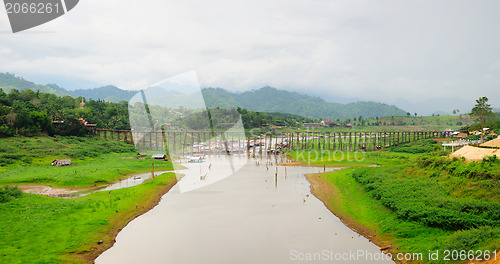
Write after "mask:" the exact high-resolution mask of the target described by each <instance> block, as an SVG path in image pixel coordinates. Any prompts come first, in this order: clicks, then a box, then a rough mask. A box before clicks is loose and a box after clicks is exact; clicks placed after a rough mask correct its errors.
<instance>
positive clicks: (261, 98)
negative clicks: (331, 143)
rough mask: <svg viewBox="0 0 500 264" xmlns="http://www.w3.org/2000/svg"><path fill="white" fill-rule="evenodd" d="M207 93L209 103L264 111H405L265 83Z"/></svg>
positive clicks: (340, 114) (336, 115)
mask: <svg viewBox="0 0 500 264" xmlns="http://www.w3.org/2000/svg"><path fill="white" fill-rule="evenodd" d="M202 92H203V96H204V98H205V102H206V104H207V106H208V107H215V106H219V107H223V108H229V107H235V106H239V107H243V108H247V109H251V110H255V111H261V112H279V113H290V114H296V115H301V116H305V117H309V118H328V119H346V118H353V117H359V116H363V117H377V116H380V117H381V116H392V115H405V114H406V112H405V111H403V110H402V109H400V108H397V107H396V106H394V105H387V104H382V103H375V102H354V103H348V104H341V103H331V102H326V101H325V100H323V99H321V98H320V97H315V96H309V95H305V94H300V93H297V92H289V91H284V90H278V89H276V88H272V87H264V88H261V89H259V90H252V91H247V92H243V93H239V94H238V93H231V92H228V91H226V90H224V89H221V88H205V89H203V91H202Z"/></svg>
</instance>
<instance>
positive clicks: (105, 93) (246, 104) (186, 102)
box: [0, 73, 406, 120]
mask: <svg viewBox="0 0 500 264" xmlns="http://www.w3.org/2000/svg"><path fill="white" fill-rule="evenodd" d="M0 88H2V89H3V90H4V91H5V92H9V91H10V90H12V89H17V90H20V91H21V90H26V89H31V90H33V91H35V92H36V91H37V90H39V91H40V92H45V93H54V94H56V95H59V96H62V95H71V96H72V97H79V96H82V97H84V98H86V99H90V98H92V99H93V100H105V101H109V102H120V101H129V100H130V99H131V98H132V97H133V96H134V95H135V94H137V91H128V90H122V89H120V88H118V87H116V86H113V85H108V86H103V87H99V88H94V89H79V90H74V91H68V90H66V89H64V88H62V87H60V86H58V85H56V84H47V85H40V84H35V83H33V82H30V81H27V80H25V79H24V78H23V77H18V76H15V75H13V74H10V73H0ZM158 89H160V88H159V87H150V88H148V89H146V90H145V94H146V95H147V94H151V95H152V94H154V96H147V97H148V98H151V99H150V102H148V103H149V104H162V105H165V104H167V105H169V106H171V107H174V108H175V107H179V106H184V107H187V108H190V107H192V106H193V107H194V106H199V105H203V102H201V103H200V102H194V101H193V100H195V98H196V99H197V100H200V99H201V98H203V99H204V101H205V105H206V106H207V107H209V108H212V107H216V106H218V107H221V108H237V107H241V108H246V109H248V110H254V111H260V112H267V113H289V114H295V115H300V116H304V117H308V118H325V119H333V120H336V119H346V118H354V117H356V118H357V117H359V116H363V117H377V116H378V117H382V116H392V115H405V114H406V111H403V110H402V109H400V108H398V107H396V106H394V105H388V104H383V103H376V102H354V103H345V104H342V103H332V102H326V101H325V100H324V99H322V98H320V97H318V96H309V95H305V94H301V93H297V92H289V91H285V90H279V89H276V88H272V87H263V88H261V89H258V90H251V91H247V92H243V93H233V92H229V91H227V90H224V89H222V88H204V89H202V95H200V94H199V92H198V93H197V95H196V94H193V95H192V96H191V95H185V94H179V93H177V92H174V91H165V90H160V91H158ZM181 90H182V89H181ZM201 96H203V97H201ZM195 101H196V100H195ZM202 101H203V100H202Z"/></svg>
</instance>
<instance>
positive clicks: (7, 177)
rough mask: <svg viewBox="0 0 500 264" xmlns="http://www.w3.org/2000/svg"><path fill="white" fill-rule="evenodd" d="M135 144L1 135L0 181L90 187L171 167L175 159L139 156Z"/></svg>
mask: <svg viewBox="0 0 500 264" xmlns="http://www.w3.org/2000/svg"><path fill="white" fill-rule="evenodd" d="M136 156H137V152H136V151H135V148H134V146H133V145H130V144H126V143H123V142H120V141H111V140H109V141H106V140H103V139H96V138H77V137H56V138H49V137H37V138H19V137H15V138H7V139H0V160H2V163H0V165H1V166H0V185H7V184H18V185H19V184H41V185H51V186H60V187H63V186H67V187H91V186H95V185H102V184H107V183H111V182H116V181H119V180H120V179H124V178H126V177H130V174H131V173H136V172H144V171H150V170H151V167H152V163H155V170H171V169H172V168H173V167H172V163H170V162H165V161H159V160H152V159H149V157H146V158H145V159H122V158H123V157H136ZM59 158H70V159H71V162H72V165H71V166H64V167H55V166H52V165H50V163H51V162H52V161H53V160H55V159H59Z"/></svg>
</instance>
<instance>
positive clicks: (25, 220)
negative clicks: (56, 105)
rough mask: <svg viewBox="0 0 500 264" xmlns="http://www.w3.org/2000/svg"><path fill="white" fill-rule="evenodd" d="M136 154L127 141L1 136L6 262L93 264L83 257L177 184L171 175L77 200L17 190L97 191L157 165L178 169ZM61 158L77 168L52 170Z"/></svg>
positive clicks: (0, 245)
mask: <svg viewBox="0 0 500 264" xmlns="http://www.w3.org/2000/svg"><path fill="white" fill-rule="evenodd" d="M136 156H137V152H136V151H135V148H134V146H133V145H130V144H127V143H124V142H121V141H112V140H107V141H106V140H102V139H98V138H90V137H61V136H56V137H52V138H51V137H31V138H30V137H10V138H0V161H1V163H0V186H1V185H4V186H3V187H0V215H1V216H2V217H0V237H1V238H2V239H0V260H1V261H0V262H2V263H87V262H88V260H89V259H90V257H85V254H91V253H92V252H94V251H95V247H104V246H109V245H110V244H111V243H112V241H113V235H114V234H116V233H117V232H118V229H119V228H122V227H123V226H124V225H125V224H126V223H127V221H128V220H130V219H132V218H133V217H134V216H136V215H138V214H140V213H143V212H145V211H146V210H147V208H149V207H150V206H152V205H153V204H154V200H155V199H157V198H158V197H159V196H160V195H161V194H162V193H164V192H165V191H166V189H167V188H168V186H167V185H168V184H170V183H172V182H174V181H175V175H174V174H173V173H166V174H162V175H160V176H158V177H155V178H154V179H150V180H148V181H146V182H145V183H143V184H141V185H138V186H135V187H130V188H125V189H120V190H113V191H106V192H94V193H91V194H89V195H87V196H84V197H80V198H76V199H61V198H49V197H45V196H42V195H35V194H29V193H22V192H21V191H20V190H19V189H18V187H11V186H12V185H18V186H20V187H21V188H22V187H25V186H23V185H50V186H52V187H71V188H74V187H79V188H83V187H85V188H91V187H93V186H100V185H104V184H109V183H112V182H116V181H118V180H120V179H124V178H126V177H130V176H131V175H132V174H133V173H137V172H146V171H150V170H151V163H154V164H155V170H158V171H159V170H171V169H172V168H173V166H172V163H171V162H168V161H161V160H152V159H150V158H149V157H146V158H144V159H137V158H136ZM124 157H133V158H126V159H123V158H124ZM56 158H70V159H71V161H72V165H71V166H64V167H55V166H51V165H50V163H51V161H53V160H54V159H56ZM9 185H10V186H9ZM101 240H102V241H103V242H102V243H100V242H99V241H101ZM97 242H99V243H97ZM82 256H83V257H82Z"/></svg>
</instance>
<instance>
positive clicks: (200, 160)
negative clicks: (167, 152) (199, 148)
mask: <svg viewBox="0 0 500 264" xmlns="http://www.w3.org/2000/svg"><path fill="white" fill-rule="evenodd" d="M204 161H205V160H204V159H203V157H191V158H189V159H188V162H193V163H201V162H204Z"/></svg>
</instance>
